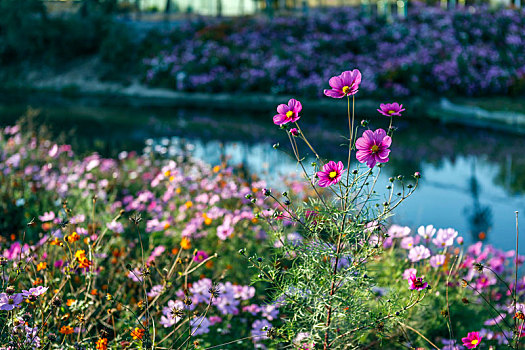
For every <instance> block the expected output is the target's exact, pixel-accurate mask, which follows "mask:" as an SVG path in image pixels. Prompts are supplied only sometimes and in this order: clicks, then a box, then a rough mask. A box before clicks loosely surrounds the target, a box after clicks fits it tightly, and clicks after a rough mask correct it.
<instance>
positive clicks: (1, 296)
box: [0, 293, 24, 311]
mask: <svg viewBox="0 0 525 350" xmlns="http://www.w3.org/2000/svg"><path fill="white" fill-rule="evenodd" d="M23 300H24V297H23V295H22V294H20V293H17V294H13V295H7V294H6V293H0V310H4V311H10V310H13V309H14V308H15V307H20V303H21V302H22V301H23Z"/></svg>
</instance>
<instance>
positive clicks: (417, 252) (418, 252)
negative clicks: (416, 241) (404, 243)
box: [408, 245, 430, 262]
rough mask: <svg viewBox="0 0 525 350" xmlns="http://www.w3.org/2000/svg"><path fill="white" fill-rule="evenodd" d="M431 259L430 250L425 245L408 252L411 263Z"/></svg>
mask: <svg viewBox="0 0 525 350" xmlns="http://www.w3.org/2000/svg"><path fill="white" fill-rule="evenodd" d="M429 257H430V250H428V248H427V247H425V246H424V245H418V246H416V247H414V248H412V249H410V251H409V252H408V258H409V259H410V261H411V262H416V261H419V260H423V259H427V258H429Z"/></svg>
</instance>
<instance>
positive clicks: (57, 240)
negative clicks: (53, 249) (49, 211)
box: [49, 237, 64, 247]
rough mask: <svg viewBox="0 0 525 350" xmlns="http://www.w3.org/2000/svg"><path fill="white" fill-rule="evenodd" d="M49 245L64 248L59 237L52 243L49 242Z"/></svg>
mask: <svg viewBox="0 0 525 350" xmlns="http://www.w3.org/2000/svg"><path fill="white" fill-rule="evenodd" d="M49 244H51V245H58V246H60V247H62V246H63V245H64V242H62V241H61V240H59V239H58V238H57V237H55V238H54V239H53V240H52V241H51V242H49Z"/></svg>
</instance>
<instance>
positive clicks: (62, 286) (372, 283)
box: [0, 69, 525, 350]
mask: <svg viewBox="0 0 525 350" xmlns="http://www.w3.org/2000/svg"><path fill="white" fill-rule="evenodd" d="M365 81H366V75H363V79H362V75H361V72H360V71H359V70H357V69H355V70H353V71H345V72H343V73H341V74H340V75H336V76H333V77H332V78H331V79H330V80H327V81H326V82H325V83H323V84H321V85H322V86H325V87H328V86H330V89H326V90H324V94H325V95H326V96H327V97H330V98H333V99H336V100H335V101H338V99H342V100H343V101H345V100H346V102H347V104H348V116H347V117H348V123H349V124H348V132H349V137H348V138H347V139H346V140H347V141H348V143H347V144H346V145H343V146H342V147H343V148H344V149H345V151H347V152H348V158H347V159H346V158H345V159H333V160H327V159H323V158H322V157H321V156H319V155H318V154H317V152H316V151H315V145H313V144H311V143H310V142H309V141H308V138H307V134H308V130H302V129H301V127H300V122H301V121H302V120H301V117H302V115H301V113H302V111H303V106H302V104H301V102H300V101H298V100H296V99H291V100H289V101H288V103H287V104H284V103H283V104H281V105H279V106H277V108H276V110H277V114H276V115H275V116H274V117H273V123H274V124H275V127H276V128H277V127H279V128H281V129H282V132H283V133H286V135H287V137H288V138H289V141H290V148H289V149H288V150H289V151H290V154H291V155H292V157H295V158H296V159H297V163H298V169H299V170H300V172H301V173H303V175H304V180H298V179H293V180H290V179H282V181H281V185H282V186H283V187H284V188H285V190H283V192H281V193H279V192H280V191H277V190H273V191H272V189H270V188H268V186H267V184H266V183H264V182H263V181H261V180H259V179H258V178H257V176H256V174H254V175H248V176H247V175H243V172H241V171H239V170H238V169H236V168H233V167H230V166H229V165H228V164H227V162H223V163H222V164H212V165H209V164H205V163H203V162H201V161H199V160H197V159H195V158H194V157H192V156H191V154H188V153H187V152H184V151H182V150H181V151H180V152H179V153H178V155H176V156H174V157H169V158H168V157H166V156H164V154H165V152H155V151H154V150H153V151H150V152H144V153H143V154H139V153H136V152H126V151H122V152H120V153H119V155H118V157H116V158H115V159H109V158H103V157H101V156H99V155H98V154H91V155H88V156H85V157H81V156H77V155H75V150H74V149H72V147H71V146H69V145H63V144H57V143H55V142H54V141H53V140H50V139H49V137H48V135H47V134H46V133H45V131H42V130H43V129H40V130H35V129H34V128H33V127H32V125H33V124H32V121H31V119H27V118H23V119H21V120H20V122H18V123H17V124H15V125H13V126H9V127H6V128H4V129H1V130H0V174H1V177H0V198H1V201H0V210H1V213H2V215H1V216H0V230H1V232H2V240H1V242H0V252H1V256H2V257H1V259H0V265H1V266H2V284H1V293H0V319H1V321H2V326H1V327H2V332H1V333H0V346H1V347H0V348H1V349H90V350H92V349H96V350H106V349H219V348H220V349H249V348H267V349H287V348H293V349H303V350H306V349H309V350H310V349H329V348H330V349H339V348H341V349H343V348H344V349H365V348H366V349H376V348H386V349H406V348H425V349H431V348H433V349H464V348H467V349H473V348H480V349H489V348H490V347H491V346H492V347H493V348H494V347H495V348H500V347H501V348H502V347H508V348H513V349H520V348H522V344H521V343H520V341H521V337H522V336H523V334H524V333H523V327H524V325H525V316H524V311H525V310H524V308H525V304H522V303H521V301H522V300H523V295H524V293H525V279H524V278H523V277H522V276H518V271H517V269H518V267H519V266H520V265H521V264H522V263H523V261H524V258H523V257H522V256H518V255H517V254H516V252H515V251H508V252H505V251H501V250H498V249H496V248H494V247H492V246H490V245H487V244H483V243H482V242H477V243H474V244H472V245H470V246H465V245H464V240H463V238H462V236H461V234H462V233H460V232H457V231H456V230H455V229H454V228H448V227H442V228H437V227H433V226H432V225H431V224H427V223H424V224H425V225H421V226H418V227H405V226H400V225H394V224H391V217H392V215H393V214H394V212H395V208H396V207H397V206H399V205H402V203H403V202H404V201H405V200H410V195H411V194H412V193H413V192H414V191H417V187H418V184H419V181H420V179H421V178H422V177H424V174H421V173H419V172H416V173H415V174H414V175H413V176H411V177H406V178H405V177H403V176H401V175H399V176H395V177H394V176H393V177H391V178H390V179H388V181H387V183H385V184H383V183H382V184H378V178H379V173H380V172H381V171H382V168H384V167H386V166H388V163H389V156H390V154H391V152H392V150H391V146H392V145H393V144H395V142H396V132H395V131H396V127H395V125H396V122H397V119H399V118H402V114H403V111H404V109H403V105H399V104H398V103H388V104H381V105H380V106H378V110H377V112H378V113H379V114H380V115H381V116H382V117H383V118H384V119H383V120H382V124H383V125H381V126H380V127H378V128H377V129H375V130H372V129H370V128H369V125H368V122H367V121H356V120H355V119H356V118H355V115H354V113H353V112H351V111H353V107H354V103H355V98H356V96H357V95H358V93H359V92H360V91H361V83H362V82H363V85H364V82H365ZM335 101H334V103H335ZM283 102H285V101H283ZM341 120H342V121H346V118H345V116H343V117H342V119H341ZM268 123H272V117H271V116H268ZM344 132H345V130H341V133H344ZM162 147H169V145H163V146H162ZM305 152H309V153H311V154H313V155H315V162H313V163H312V164H305V163H304V161H303V160H304V159H303V158H302V157H303V154H304V153H305ZM376 185H377V186H376ZM380 188H385V190H381V189H380Z"/></svg>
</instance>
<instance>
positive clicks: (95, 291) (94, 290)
mask: <svg viewBox="0 0 525 350" xmlns="http://www.w3.org/2000/svg"><path fill="white" fill-rule="evenodd" d="M89 294H91V295H97V294H98V290H96V289H92V290H91V292H90V293H89Z"/></svg>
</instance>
